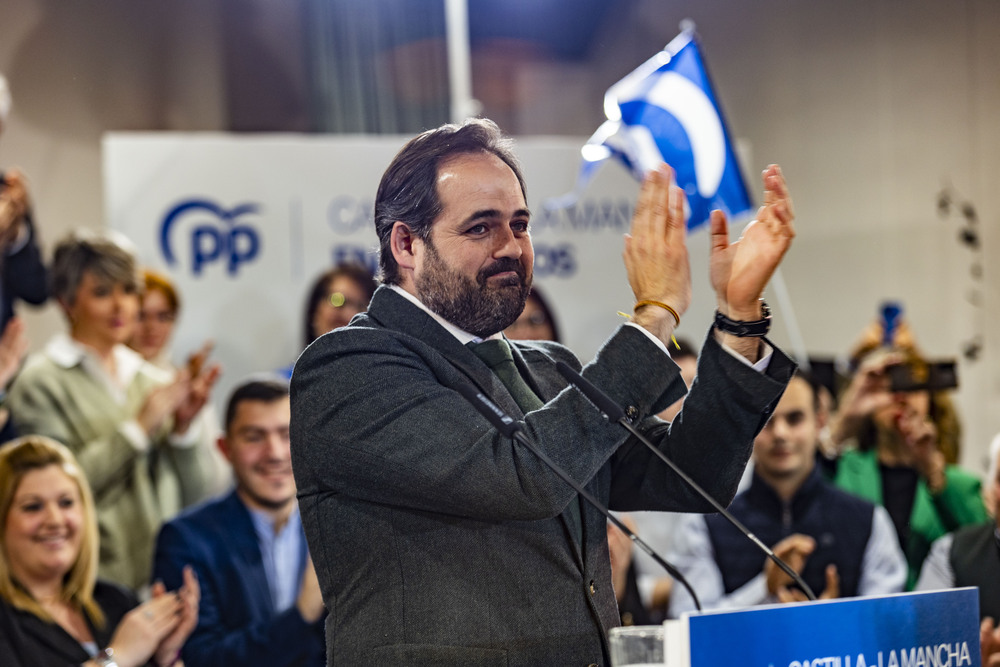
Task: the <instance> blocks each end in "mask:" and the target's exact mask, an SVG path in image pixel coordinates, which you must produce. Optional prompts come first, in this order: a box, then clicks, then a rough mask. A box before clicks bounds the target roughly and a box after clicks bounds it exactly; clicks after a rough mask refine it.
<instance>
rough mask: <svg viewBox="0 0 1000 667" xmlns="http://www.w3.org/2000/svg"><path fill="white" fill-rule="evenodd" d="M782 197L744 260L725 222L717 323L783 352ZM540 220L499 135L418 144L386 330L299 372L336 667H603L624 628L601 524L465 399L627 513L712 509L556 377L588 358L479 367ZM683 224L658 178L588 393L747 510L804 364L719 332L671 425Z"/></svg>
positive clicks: (295, 423)
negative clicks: (770, 309) (478, 399)
mask: <svg viewBox="0 0 1000 667" xmlns="http://www.w3.org/2000/svg"><path fill="white" fill-rule="evenodd" d="M764 180H765V206H764V207H763V208H762V209H761V211H760V214H759V220H758V222H757V223H755V224H753V225H751V226H750V227H748V228H747V230H746V231H745V233H744V237H743V239H742V241H741V242H740V243H738V244H733V245H730V244H729V241H728V234H727V226H726V222H725V218H724V217H723V216H722V215H721V213H720V214H716V215H715V217H714V218H713V222H712V238H713V243H712V278H713V285H714V286H715V289H716V292H717V294H718V298H719V308H720V311H722V313H723V314H724V315H727V316H728V318H729V320H737V321H742V322H744V323H747V324H749V323H750V322H751V321H752V322H754V324H753V326H751V327H750V328H751V329H754V330H755V332H756V333H762V332H763V330H766V322H763V321H762V320H764V319H765V318H763V317H762V313H761V306H760V305H759V303H758V299H759V297H760V294H761V292H762V291H763V288H764V286H765V284H766V283H767V280H768V279H769V277H770V275H771V273H772V272H773V271H774V269H775V268H776V267H777V265H778V263H779V261H780V259H781V257H782V255H783V254H784V252H785V250H786V249H787V248H788V245H789V243H790V241H791V237H792V236H793V231H792V227H791V222H792V210H791V200H790V199H789V197H788V193H787V190H786V189H785V185H784V180H783V178H782V176H781V173H780V170H778V168H777V167H772V168H769V169H768V171H767V172H765V176H764ZM526 201H527V199H526V196H525V188H524V181H523V178H522V177H521V174H520V168H519V166H518V163H517V160H516V158H515V157H514V156H513V154H512V152H511V151H510V145H509V141H508V140H506V139H505V138H504V137H502V135H501V134H500V132H499V130H498V129H497V127H496V125H495V124H493V123H492V122H490V121H486V120H470V121H468V122H466V123H465V124H464V125H461V126H457V125H450V126H444V127H442V128H438V129H437V130H431V131H428V132H425V133H424V134H422V135H420V136H418V137H417V138H415V139H414V140H412V141H411V142H410V143H408V144H407V145H406V146H405V147H404V148H403V149H402V151H400V153H399V154H398V155H397V156H396V158H395V159H394V160H393V162H392V164H391V165H390V166H389V168H388V169H387V170H386V173H385V174H384V175H383V178H382V182H381V184H380V186H379V190H378V193H377V195H376V204H375V220H376V222H375V224H376V232H377V234H378V235H379V239H380V243H381V253H380V262H381V270H382V281H383V283H385V284H383V286H382V287H380V288H379V289H378V291H377V292H376V293H375V296H374V298H373V299H372V302H371V305H370V307H369V310H368V312H367V314H363V315H359V316H357V317H356V318H355V319H354V320H353V321H352V322H351V325H350V326H347V327H343V328H341V329H337V330H335V331H334V332H332V333H330V334H327V335H325V336H322V337H321V338H320V339H319V340H318V341H316V342H315V343H313V345H311V346H310V347H309V348H307V349H306V351H305V352H303V354H302V356H301V357H300V358H299V360H298V362H297V363H296V366H295V371H294V373H293V376H292V432H291V436H292V461H293V468H294V471H295V475H296V481H297V485H298V489H299V504H300V508H301V511H302V519H303V524H304V525H305V529H306V535H307V537H308V539H309V542H310V545H311V548H312V553H313V554H314V557H315V559H316V573H317V576H318V577H319V581H320V584H321V586H322V588H323V597H324V600H325V602H326V607H327V609H328V610H329V612H330V615H329V617H328V619H327V628H326V630H327V635H326V636H327V646H328V654H327V659H328V664H338V665H339V664H343V665H358V664H365V665H383V664H385V665H388V664H406V665H422V664H423V665H466V666H467V665H511V666H513V665H568V664H580V665H586V664H607V662H608V658H607V645H606V632H607V630H608V629H609V628H611V627H613V626H616V625H618V623H619V619H618V609H617V606H616V604H615V596H614V591H613V590H612V585H611V571H610V564H609V558H608V542H607V534H606V529H605V519H604V517H603V516H602V515H601V514H600V513H598V512H597V511H595V510H594V509H593V508H591V507H589V506H585V505H583V504H582V503H581V502H580V498H579V497H578V495H577V494H576V493H575V492H574V491H573V490H572V488H570V487H569V486H567V485H566V484H565V483H564V482H563V481H562V480H561V479H560V478H559V477H558V476H557V475H556V474H554V473H553V472H552V471H551V470H549V469H548V468H547V467H546V466H545V465H543V463H542V462H541V461H540V460H539V459H538V458H537V457H536V456H535V455H534V454H532V453H531V452H530V451H528V450H526V449H525V448H524V447H522V446H521V445H519V444H515V443H514V442H513V441H511V440H510V439H509V438H507V437H504V436H503V435H502V434H501V433H500V432H499V431H497V430H496V429H494V428H492V427H491V426H490V423H489V422H488V421H487V420H486V419H485V418H483V417H482V416H481V414H480V413H479V412H478V410H477V409H476V408H474V407H473V406H472V405H470V404H469V403H468V402H467V401H466V400H465V399H464V398H463V397H462V395H461V394H460V393H459V392H458V391H457V388H459V387H462V386H467V385H470V384H471V385H472V386H473V387H475V388H476V389H477V390H478V391H480V392H482V393H483V394H485V395H487V396H489V397H490V398H491V399H492V400H493V401H494V402H495V403H496V404H497V405H499V406H500V408H502V409H503V410H505V411H506V412H508V413H509V414H510V415H512V416H513V417H514V418H516V419H517V420H518V421H519V422H521V424H522V425H523V427H524V429H525V431H526V433H527V434H528V437H529V438H530V439H531V440H533V441H534V442H535V443H537V445H538V446H539V447H540V448H542V449H544V450H545V452H546V453H547V454H548V456H549V457H550V458H551V459H553V460H554V461H555V462H556V463H557V464H558V465H560V466H561V467H562V468H563V469H565V470H566V471H567V472H568V473H569V474H570V475H572V476H573V477H574V478H575V479H577V480H578V481H579V482H580V483H581V484H585V485H586V486H587V489H588V490H589V491H590V492H591V493H593V494H594V495H595V496H597V497H598V498H599V499H601V500H602V501H603V502H605V503H607V504H609V505H610V506H611V507H612V508H613V509H618V510H624V511H627V510H639V509H655V510H686V511H708V510H710V505H709V504H708V503H707V502H705V501H704V500H701V499H699V498H697V497H696V496H695V495H694V494H693V493H692V492H691V491H690V489H687V488H685V487H684V486H683V484H682V483H681V481H680V480H679V479H677V478H676V476H674V475H673V474H671V472H670V471H669V469H668V468H667V467H666V466H664V465H663V464H662V462H660V461H657V460H654V457H653V455H652V454H651V453H650V452H649V451H648V450H647V449H645V448H644V447H643V446H642V445H641V444H639V443H638V442H636V441H634V440H633V439H626V437H625V434H624V432H623V431H622V430H621V428H620V427H619V426H618V425H616V424H609V423H608V422H607V421H606V420H605V419H604V418H603V417H602V416H601V415H600V413H598V412H597V411H596V410H595V409H594V408H593V406H592V405H590V403H589V402H588V401H587V400H586V399H585V398H583V397H582V396H580V395H579V394H578V393H577V392H576V391H575V390H573V389H572V388H568V387H567V383H566V382H565V380H563V378H562V377H561V376H560V375H559V374H558V373H557V372H556V369H555V362H556V361H560V360H561V361H564V362H566V363H567V364H570V365H571V366H574V367H576V368H580V362H579V361H578V360H577V359H576V358H575V357H574V356H573V354H572V353H571V352H570V351H569V350H567V349H566V348H564V347H562V346H560V345H557V344H554V343H541V342H535V343H520V342H519V343H516V344H515V345H514V346H513V349H512V350H510V351H509V352H508V354H510V355H512V359H508V360H506V361H504V360H502V359H493V360H491V361H490V362H489V363H490V364H492V366H488V365H487V362H484V361H483V359H482V358H481V357H480V354H483V355H484V356H488V354H487V353H482V352H481V350H482V348H481V347H480V348H478V350H473V349H470V348H469V347H467V346H466V344H467V343H478V344H480V345H482V346H485V347H491V346H493V345H498V346H499V348H500V352H501V353H504V349H503V348H504V347H509V346H507V345H506V344H505V341H504V339H503V338H502V336H501V335H499V333H498V332H501V331H502V330H503V329H504V328H505V327H507V326H508V325H509V324H510V323H511V322H513V321H514V320H515V319H516V318H517V316H518V314H519V313H520V311H521V309H522V308H523V306H524V302H525V298H526V297H527V294H528V291H529V289H530V285H531V276H532V257H533V254H532V245H531V239H530V235H529V230H528V220H529V217H530V213H529V211H528V208H527V205H526ZM683 211H684V200H683V193H682V191H681V190H680V188H677V187H676V186H674V185H673V183H672V172H671V171H670V170H669V168H668V167H666V166H663V167H661V168H660V169H659V170H657V171H655V172H654V173H652V174H651V175H650V176H649V177H648V178H647V179H646V182H645V183H644V185H643V188H642V192H641V194H640V197H639V203H638V206H637V209H636V214H635V217H634V220H633V225H632V233H631V235H630V237H628V238H627V239H626V250H625V264H626V268H627V269H628V274H629V281H630V283H631V285H632V288H633V292H634V293H635V297H636V299H637V304H636V307H635V315H634V317H633V319H632V321H631V322H630V323H628V324H625V325H623V326H622V327H620V328H619V329H618V330H617V331H616V332H614V333H613V334H612V335H611V337H610V338H609V339H608V341H607V342H606V343H605V345H604V346H603V347H602V349H601V350H600V352H599V353H598V355H597V357H596V358H595V359H594V361H592V362H591V363H590V364H588V365H587V366H586V368H585V369H583V373H584V375H585V376H586V377H587V378H588V379H589V380H590V381H591V382H593V383H594V384H596V385H598V386H599V387H600V388H602V389H603V390H604V391H605V392H606V393H607V394H609V395H610V397H611V398H612V399H613V400H615V401H617V402H618V403H619V404H621V405H622V406H626V408H625V409H626V411H627V413H628V414H629V415H630V417H631V418H632V419H633V420H634V422H635V423H636V424H637V426H638V427H639V428H641V429H642V430H643V431H645V432H646V434H647V435H648V436H649V437H650V438H652V440H653V441H654V442H656V443H657V444H658V446H659V447H660V449H662V450H663V451H665V452H666V453H667V454H669V455H671V456H673V457H674V459H675V460H676V461H677V462H678V463H679V464H680V465H681V466H682V467H683V468H684V469H686V470H687V471H688V473H689V474H691V475H692V476H694V477H695V478H696V479H697V481H699V482H700V483H701V484H702V485H704V486H705V487H706V488H707V489H708V490H709V492H710V493H712V494H713V495H714V496H715V497H716V498H718V499H720V500H721V501H722V502H724V503H728V501H729V500H730V499H731V498H732V495H733V494H734V493H735V490H736V485H737V483H738V481H739V478H740V475H741V473H742V471H743V468H744V466H745V464H746V461H747V458H748V457H749V454H750V445H751V442H752V440H753V437H754V434H755V433H756V432H757V431H758V429H759V428H760V427H761V426H762V425H763V424H764V423H765V422H766V421H767V417H768V414H769V411H770V409H771V406H773V404H774V403H775V402H776V401H777V399H778V397H779V396H780V394H781V391H782V389H783V387H784V385H785V383H786V382H787V380H788V377H789V375H790V374H791V372H792V369H793V366H794V365H793V364H792V363H791V362H790V361H789V360H788V359H787V357H785V356H784V355H782V354H781V353H780V352H779V351H777V350H774V349H772V348H771V347H770V346H769V345H767V344H764V343H761V342H760V339H759V338H747V337H735V336H733V335H731V334H724V333H722V332H721V331H713V332H712V333H710V334H709V336H708V338H707V340H706V342H705V347H704V350H703V351H702V355H701V360H700V366H699V379H698V381H696V382H695V384H694V386H693V387H692V389H691V394H690V396H689V398H688V400H687V403H686V405H685V409H684V411H683V412H682V416H680V417H678V418H677V419H676V420H675V421H674V423H673V425H672V426H671V427H669V428H668V424H667V423H666V422H663V421H662V420H659V419H658V418H656V417H654V416H653V415H655V414H656V413H657V412H659V411H661V410H663V409H664V408H666V407H667V406H668V405H670V404H671V403H672V402H673V401H674V400H676V399H677V398H678V397H679V396H680V395H682V394H683V393H684V390H685V387H684V382H683V380H682V379H681V378H680V373H679V371H678V368H677V366H676V365H675V364H674V363H673V362H672V361H671V360H670V358H669V354H668V353H667V352H666V343H667V342H668V341H669V340H670V336H671V334H672V332H673V329H674V327H675V326H676V324H677V320H678V319H679V318H680V316H681V315H682V314H683V313H684V311H685V310H686V308H687V306H688V303H689V301H690V295H691V284H690V275H689V269H688V259H687V248H686V245H685V240H684V239H685V226H684V219H683V218H684V213H683ZM758 321H760V322H758ZM722 326H723V327H724V328H727V329H729V330H734V331H735V330H742V329H739V328H738V327H736V326H734V325H731V324H726V321H723V323H722ZM485 339H494V340H496V339H499V340H500V341H503V342H501V343H499V344H493V343H492V341H490V340H486V342H481V341H484V340H485ZM723 346H726V347H728V348H729V350H728V351H727V350H726V349H724V348H723ZM756 362H760V367H759V368H754V367H752V364H754V363H756ZM765 366H766V368H763V367H765ZM491 368H493V369H494V370H491Z"/></svg>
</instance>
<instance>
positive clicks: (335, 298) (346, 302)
mask: <svg viewBox="0 0 1000 667" xmlns="http://www.w3.org/2000/svg"><path fill="white" fill-rule="evenodd" d="M327 301H329V302H330V305H331V306H333V307H334V308H343V307H344V306H349V307H351V308H354V309H355V310H365V309H366V308H367V307H368V304H367V303H364V302H362V301H355V300H354V299H348V298H347V297H346V296H344V293H343V292H333V293H332V294H330V296H328V297H327Z"/></svg>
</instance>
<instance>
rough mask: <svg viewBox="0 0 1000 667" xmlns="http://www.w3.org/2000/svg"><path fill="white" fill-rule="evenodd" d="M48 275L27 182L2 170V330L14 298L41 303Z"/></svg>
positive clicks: (6, 106) (1, 91)
mask: <svg viewBox="0 0 1000 667" xmlns="http://www.w3.org/2000/svg"><path fill="white" fill-rule="evenodd" d="M10 108H11V97H10V89H9V88H8V87H7V80H6V79H5V78H4V77H3V75H2V74H0V135H2V134H3V129H4V126H5V125H6V124H7V117H8V115H9V113H10ZM47 297H48V279H47V277H46V270H45V264H44V263H43V262H42V253H41V251H40V250H39V247H38V239H37V237H36V235H35V225H34V222H33V220H32V216H31V203H30V197H29V195H28V185H27V183H26V182H25V180H24V176H23V175H21V172H19V171H17V170H16V169H9V170H7V171H0V331H3V330H4V328H5V327H6V325H7V321H8V320H10V318H11V317H13V316H14V301H16V300H17V299H22V300H24V301H27V302H28V303H31V304H35V305H38V304H41V303H43V302H44V301H45V299H46V298H47Z"/></svg>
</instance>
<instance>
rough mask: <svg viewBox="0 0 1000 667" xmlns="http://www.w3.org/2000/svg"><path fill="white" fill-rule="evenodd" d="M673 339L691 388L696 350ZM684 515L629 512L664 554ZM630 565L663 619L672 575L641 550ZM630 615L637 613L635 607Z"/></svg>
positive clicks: (653, 616)
mask: <svg viewBox="0 0 1000 667" xmlns="http://www.w3.org/2000/svg"><path fill="white" fill-rule="evenodd" d="M676 341H677V342H676V345H675V344H671V345H669V346H668V349H669V350H670V358H671V359H673V360H674V363H676V364H677V365H678V366H679V367H680V369H681V378H683V379H684V384H686V385H687V386H688V388H689V389H690V387H691V385H692V384H693V383H694V377H695V374H696V373H697V371H698V350H697V349H695V347H694V346H693V345H691V343H690V341H688V340H687V339H686V338H682V337H680V336H678V337H677V339H676ZM683 405H684V397H683V396H682V397H681V398H679V399H677V400H676V401H675V402H674V403H673V404H671V405H670V406H669V407H668V408H667V409H666V410H664V411H663V412H661V413H660V414H659V416H660V419H663V420H666V421H673V419H674V417H676V416H677V413H679V412H680V411H681V407H682V406H683ZM744 476H745V475H744ZM686 516H687V515H685V514H679V513H676V512H633V513H632V515H631V517H632V519H633V520H634V522H635V525H636V532H637V533H638V534H639V536H640V537H642V539H643V540H644V541H645V542H646V543H647V544H649V545H650V546H651V547H652V548H653V549H654V550H655V551H656V552H657V553H659V554H665V553H667V552H668V551H669V550H670V546H671V543H672V542H673V535H674V533H675V532H676V530H677V524H678V523H679V522H680V521H681V520H682V518H683V517H686ZM631 569H632V572H631V573H630V575H629V578H634V579H635V580H636V590H637V591H638V593H639V599H640V601H641V603H642V605H643V607H644V609H645V612H646V614H647V618H648V619H649V620H650V621H651V622H659V621H662V620H663V619H664V618H666V614H667V603H668V602H669V601H670V591H671V590H673V586H674V578H673V577H671V576H670V575H669V574H667V573H666V572H664V571H663V566H661V565H660V564H659V563H657V562H656V561H655V560H654V559H653V557H652V556H650V555H648V554H647V553H646V552H644V551H642V550H636V551H635V552H634V554H633V556H632V568H631ZM633 616H636V614H635V612H634V611H633Z"/></svg>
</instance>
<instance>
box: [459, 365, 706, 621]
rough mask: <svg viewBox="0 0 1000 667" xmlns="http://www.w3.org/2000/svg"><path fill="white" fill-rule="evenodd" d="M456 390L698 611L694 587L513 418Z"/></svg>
mask: <svg viewBox="0 0 1000 667" xmlns="http://www.w3.org/2000/svg"><path fill="white" fill-rule="evenodd" d="M454 388H455V389H456V390H457V391H458V393H460V394H462V396H464V397H465V399H466V400H467V401H469V403H471V404H472V406H473V407H474V408H476V409H477V410H479V412H480V413H481V414H482V415H483V416H484V417H486V419H487V421H489V422H490V423H491V424H493V426H494V427H496V429H497V430H498V431H500V432H501V433H502V434H503V435H504V436H506V437H508V438H511V439H513V440H515V441H517V442H519V443H521V444H522V445H523V446H524V447H526V448H527V449H528V450H529V451H531V452H532V453H533V454H534V455H535V456H537V457H538V458H540V459H541V460H542V462H544V463H545V465H547V466H548V467H549V468H550V469H551V470H552V471H553V472H554V473H556V474H557V475H558V476H559V477H560V478H562V480H563V481H564V482H566V483H567V484H569V485H570V486H571V487H572V488H573V490H574V491H576V492H577V493H579V494H580V495H581V496H582V497H583V498H584V499H585V500H586V501H587V502H588V503H590V504H591V505H592V506H594V508H596V509H597V511H599V512H600V513H601V514H603V515H604V516H605V517H607V519H608V521H610V522H611V523H613V524H614V525H615V526H617V527H618V528H619V529H620V530H621V531H622V532H623V533H625V534H626V535H628V538H629V539H630V540H632V543H633V544H635V545H637V546H638V547H639V548H640V549H642V550H643V551H644V552H646V553H647V554H648V555H649V556H650V557H651V558H652V559H653V560H655V561H656V562H657V563H659V565H660V567H662V568H663V569H664V570H666V571H667V572H669V573H670V575H671V576H673V577H674V579H676V580H677V581H679V582H681V585H683V586H684V588H686V589H687V592H688V593H690V595H691V598H692V599H693V600H694V605H695V607H697V609H698V611H701V602H700V601H699V600H698V596H697V594H695V592H694V589H693V588H691V584H689V583H688V581H687V579H685V578H684V575H682V574H681V573H680V572H679V571H678V570H677V568H675V567H674V566H673V565H671V564H670V563H668V562H667V561H666V560H664V559H663V558H661V557H660V555H659V554H658V553H656V552H655V551H654V550H653V548H652V547H651V546H649V545H648V544H646V542H644V541H643V540H642V539H641V538H640V537H639V536H638V535H636V534H635V533H634V532H633V531H632V530H631V529H630V528H629V527H628V526H626V525H625V524H624V523H623V522H622V521H621V520H620V519H618V517H616V516H615V515H613V514H612V513H611V512H610V511H609V510H608V508H606V507H605V506H604V505H603V504H601V501H599V500H598V499H597V498H595V497H594V496H593V494H591V493H590V492H589V491H587V490H586V489H584V488H583V486H581V485H580V484H579V483H578V482H577V481H576V480H575V479H573V478H572V477H570V475H569V473H567V472H566V471H565V470H563V469H562V468H560V467H559V465H558V464H557V463H556V462H555V461H553V460H552V459H551V458H549V456H548V455H547V454H546V453H545V452H543V451H542V450H541V449H539V448H538V447H537V446H535V444H534V443H533V442H531V440H529V439H528V437H527V436H526V435H525V434H524V430H523V429H522V428H521V425H520V424H518V423H517V421H515V420H514V418H513V417H511V416H510V415H508V414H507V413H506V412H504V411H503V410H501V409H500V407H499V406H497V404H496V403H494V402H493V401H491V400H490V399H489V398H488V397H487V396H485V395H484V394H483V393H482V392H480V391H478V390H476V389H475V388H474V387H473V386H472V385H471V384H467V383H463V384H459V385H457V386H456V387H454Z"/></svg>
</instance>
